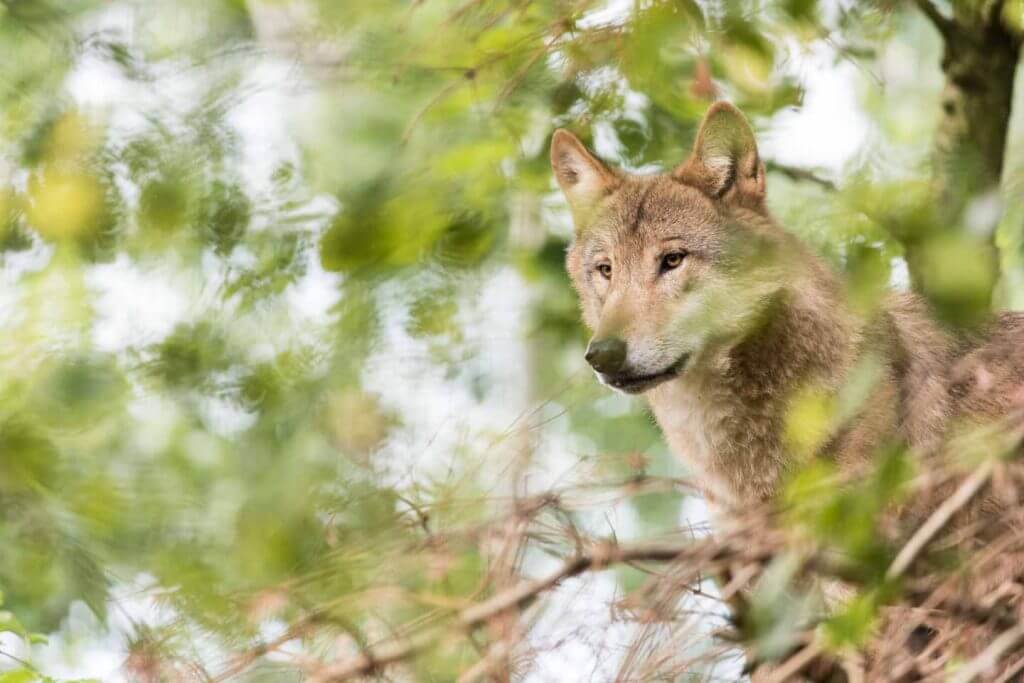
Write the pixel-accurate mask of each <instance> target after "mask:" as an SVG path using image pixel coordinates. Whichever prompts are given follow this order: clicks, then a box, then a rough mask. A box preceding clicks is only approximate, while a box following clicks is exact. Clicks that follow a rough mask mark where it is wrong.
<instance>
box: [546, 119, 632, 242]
mask: <svg viewBox="0 0 1024 683" xmlns="http://www.w3.org/2000/svg"><path fill="white" fill-rule="evenodd" d="M551 168H552V169H553V170H554V172H555V178H556V179H557V180H558V185H559V187H561V188H562V192H564V193H565V197H566V199H568V200H569V206H570V208H572V214H573V219H574V220H575V221H576V228H577V229H579V228H580V227H582V226H581V225H580V222H581V220H586V217H587V214H589V213H590V211H591V210H592V209H593V208H594V206H596V205H597V202H598V201H600V199H601V198H602V197H604V196H606V195H608V194H609V193H611V192H612V191H613V190H614V189H615V188H616V187H618V185H619V176H618V175H616V174H615V172H614V171H612V170H611V169H610V168H608V167H607V166H605V165H604V164H603V163H602V162H601V161H600V160H599V159H598V158H597V157H595V156H594V155H593V154H591V153H590V152H589V151H588V150H587V148H586V147H584V146H583V143H582V142H580V141H579V139H578V138H577V137H576V136H575V135H573V134H572V133H570V132H569V131H567V130H564V129H562V128H559V129H558V130H556V131H555V133H554V135H553V136H551Z"/></svg>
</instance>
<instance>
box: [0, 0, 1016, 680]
mask: <svg viewBox="0 0 1024 683" xmlns="http://www.w3.org/2000/svg"><path fill="white" fill-rule="evenodd" d="M955 5H956V6H955V7H948V6H944V5H942V4H941V2H940V3H939V4H937V5H931V4H929V3H927V2H917V3H912V2H895V1H891V2H890V1H884V0H877V1H872V2H853V1H846V0H822V1H820V2H816V1H815V0H784V1H779V2H775V1H756V0H750V1H748V0H743V1H740V0H402V1H399V0H376V1H374V2H359V1H357V0H349V1H344V2H334V1H331V0H204V1H202V2H200V1H199V0H175V1H171V0H123V1H122V0H111V1H108V2H100V1H90V0H3V2H0V54H2V56H3V59H2V63H3V68H2V71H0V548H2V552H0V590H2V601H3V604H2V606H0V610H3V611H0V631H3V633H0V682H3V683H18V682H23V681H35V680H55V681H68V680H84V679H94V680H99V681H144V682H147V683H148V682H150V681H165V680H167V681H178V680H181V681H193V680H194V681H220V680H240V681H300V680H323V681H326V680H347V678H345V677H344V676H343V673H344V666H342V665H344V664H345V663H346V662H350V663H351V662H355V663H356V664H359V662H360V661H362V660H361V659H360V658H361V657H363V658H364V659H365V658H366V657H367V656H368V655H367V653H370V652H375V651H377V650H375V646H376V645H377V644H383V647H384V648H385V651H386V648H387V647H388V646H389V644H394V643H399V644H401V643H406V644H408V643H415V644H416V647H415V648H413V649H414V650H415V652H398V654H399V655H401V656H400V657H396V658H395V659H396V664H395V666H393V667H390V668H389V669H388V676H389V677H390V678H392V679H394V680H431V681H433V680H436V681H446V680H456V679H457V678H459V677H460V676H462V677H463V678H461V679H459V680H499V681H500V680H526V681H569V680H574V681H575V680H580V681H591V680H594V681H605V680H613V679H615V678H616V677H619V678H620V679H624V680H656V679H657V680H676V679H678V680H689V679H692V680H726V681H730V680H738V679H739V678H740V677H741V675H742V674H741V673H740V672H741V667H742V657H741V655H740V654H739V653H738V652H737V651H735V650H732V649H730V648H729V647H725V646H722V645H721V644H718V645H714V644H713V641H711V639H710V638H709V637H708V634H709V633H710V632H711V631H712V630H714V629H716V628H719V627H721V626H722V624H723V616H722V615H723V614H724V612H725V609H724V607H722V605H721V604H720V602H719V601H718V600H717V599H716V598H715V588H714V586H713V585H712V583H711V582H710V581H703V580H698V581H697V582H696V584H694V585H691V586H690V587H689V589H688V590H687V591H685V595H684V594H683V593H684V591H682V588H681V587H680V588H679V589H678V591H677V592H676V593H671V594H670V595H667V594H663V593H659V592H658V591H651V590H650V587H651V580H652V575H654V576H656V574H657V570H656V569H652V568H651V567H649V566H641V565H631V564H628V563H624V564H620V565H618V566H615V567H610V568H607V569H601V568H600V567H599V568H598V569H599V571H593V572H582V573H580V574H579V575H578V576H573V577H570V578H567V579H566V580H565V581H562V582H560V583H559V585H558V586H557V587H556V588H553V589H552V590H550V591H548V592H547V593H546V594H545V595H544V596H543V598H542V599H539V600H535V601H531V602H530V603H529V604H526V603H525V602H524V603H522V604H517V609H515V610H513V611H512V612H511V613H510V612H503V613H502V614H501V615H500V616H499V617H496V618H494V619H488V620H486V622H482V623H480V624H474V625H473V627H471V628H469V629H466V628H458V627H457V624H456V627H454V628H450V626H451V625H452V624H453V623H454V622H457V621H458V618H459V617H458V615H459V610H464V609H465V608H467V607H469V606H472V605H473V604H479V603H480V602H481V601H483V600H485V599H487V598H488V597H489V596H494V595H500V594H501V591H502V590H503V589H506V588H508V587H510V586H515V585H517V583H518V582H520V581H522V580H527V579H529V578H531V577H538V576H544V575H545V573H546V572H548V571H550V570H551V569H552V568H553V567H557V566H559V564H560V562H561V561H562V559H563V558H565V557H568V556H571V555H572V553H573V549H574V548H576V547H579V544H580V543H581V542H582V540H583V539H601V538H614V539H617V540H620V541H628V540H645V541H650V540H654V541H665V540H676V541H678V540H680V539H683V540H685V539H688V538H694V537H700V536H702V535H704V534H706V533H707V513H706V510H705V507H704V505H703V503H702V501H701V499H700V497H699V495H698V494H697V493H695V489H694V487H693V486H692V485H690V484H689V483H688V482H687V480H686V477H687V472H686V471H685V469H684V468H683V466H682V465H681V464H680V463H679V462H677V461H676V460H675V459H673V457H672V456H671V455H670V454H669V453H668V452H667V450H666V448H665V446H664V444H663V443H662V441H661V438H660V436H659V434H658V432H657V429H656V427H655V426H654V424H653V422H652V419H651V417H650V416H649V414H648V413H647V412H646V411H645V408H644V406H643V404H642V402H641V401H639V400H636V399H630V398H627V397H624V396H622V395H618V394H613V393H611V392H609V391H607V390H606V389H604V388H602V387H600V386H599V385H598V384H597V382H596V381H595V380H594V378H593V377H592V375H591V373H590V372H589V371H588V370H587V368H586V366H585V363H584V362H583V358H582V349H583V347H584V344H585V342H586V339H587V334H586V331H585V330H584V329H583V328H582V326H581V324H580V323H579V321H578V313H577V307H576V300H575V295H574V294H573V292H572V291H571V289H570V286H569V283H568V279H567V277H566V275H565V273H564V270H563V259H564V253H565V249H566V246H567V244H568V242H569V240H570V238H571V235H572V227H571V224H570V219H569V214H568V210H567V207H566V205H565V203H564V200H563V198H562V196H561V195H560V193H558V192H557V188H556V186H555V184H554V182H553V179H552V177H551V173H550V167H549V162H548V143H549V140H550V135H551V132H552V131H553V130H554V129H555V128H556V127H567V128H570V129H572V130H573V131H575V132H577V133H578V134H579V135H580V136H581V137H582V138H583V139H584V140H585V141H586V142H587V143H588V144H590V145H591V146H592V147H593V148H594V149H595V150H596V151H597V152H598V154H599V155H601V156H602V157H603V158H605V159H607V160H609V161H612V162H614V163H616V164H619V165H621V166H623V167H625V168H627V169H629V170H633V171H641V172H656V171H659V170H664V169H667V168H670V167H672V166H674V165H675V164H677V163H679V162H680V161H682V160H683V159H684V158H685V156H686V154H687V153H688V150H689V147H690V145H691V143H692V140H693V137H694V134H695V130H696V126H697V124H698V123H699V121H700V117H701V116H702V115H703V112H704V111H705V109H706V108H707V107H708V105H709V103H710V102H712V101H714V100H715V99H718V98H726V99H729V100H730V101H732V102H734V103H736V104H737V105H738V106H740V107H741V108H742V109H743V110H744V111H745V112H746V114H747V115H748V117H749V118H750V119H751V122H752V124H753V126H754V128H755V130H756V131H757V134H758V138H759V141H760V145H761V153H762V156H763V157H764V159H765V160H766V162H767V164H768V169H769V174H768V186H769V191H768V202H769V205H770V207H771V209H772V211H773V212H774V213H775V215H776V216H777V218H778V219H779V221H780V222H781V223H783V224H784V225H785V226H787V227H788V228H789V229H790V230H792V231H793V232H795V233H796V234H798V235H800V236H801V237H803V238H804V239H805V240H806V241H807V242H809V243H810V244H812V245H813V246H814V247H815V248H816V249H817V250H818V251H819V252H820V253H821V254H822V255H823V256H824V257H825V258H826V259H827V260H828V261H829V262H830V264H831V265H832V266H833V267H835V268H836V269H838V270H840V271H842V272H843V273H844V274H845V275H846V276H847V279H848V282H849V283H850V289H851V293H852V295H853V296H854V297H855V299H856V300H858V301H860V300H862V299H863V300H864V301H867V300H870V299H871V298H872V297H873V296H875V295H876V294H877V293H878V292H879V291H882V290H884V289H885V288H886V287H895V288H901V289H906V288H910V287H914V288H916V289H918V290H919V291H922V292H923V293H924V294H925V295H926V296H927V297H928V298H929V299H930V300H931V301H932V303H933V304H934V306H935V308H936V310H937V311H938V313H939V314H940V316H941V317H942V318H943V320H944V321H946V322H947V323H948V324H949V325H952V326H957V327H963V328H970V327H971V325H973V324H974V323H975V322H976V321H977V320H978V319H980V318H981V317H983V315H984V314H985V313H986V312H987V311H988V309H989V306H990V302H994V303H995V305H996V306H998V307H1004V308H1013V307H1017V308H1020V307H1024V203H1022V202H1021V201H1020V197H1021V191H1022V189H1024V102H1022V101H1021V100H1022V97H1024V95H1022V94H1021V93H1024V88H1022V87H1018V88H1016V89H1015V90H1014V89H1013V85H1014V79H1015V78H1016V76H1015V67H1016V64H1017V55H1018V50H1019V44H1020V43H1019V36H1020V29H1021V26H1022V23H1024V4H1022V3H1019V2H996V3H991V2H977V3H970V2H964V3H955ZM993 27H995V28H993ZM970 31H977V32H978V33H977V35H983V36H985V37H984V39H978V40H974V38H972V40H974V42H971V40H968V39H967V38H965V37H963V36H966V35H968V34H969V33H970ZM986 31H987V33H986ZM973 35H974V34H971V36H973ZM993 36H995V37H993ZM1004 37H1005V40H1004ZM979 40H980V46H979ZM1000 41H1002V42H1000ZM1004 43H1005V44H1004ZM951 45H953V46H955V49H952V48H950V46H951ZM972 50H973V52H972ZM944 55H945V58H946V62H945V65H946V66H945V70H944V69H943V67H942V66H940V64H941V63H942V60H943V57H944ZM979 55H983V57H979ZM971 60H974V61H971ZM972 69H973V71H972ZM965 70H966V72H965ZM964 73H967V74H968V76H969V77H970V78H973V79H974V81H970V80H969V78H968V76H964ZM978 82H980V83H981V85H980V86H978ZM965 83H968V84H970V85H971V87H965V85H964V84H965ZM978 92H981V93H982V94H983V96H984V97H982V98H981V100H979V97H980V96H978V95H977V93H978ZM1013 92H1016V94H1017V96H1016V100H1014V99H1012V95H1011V93H1013ZM857 297H859V298H857ZM780 571H781V570H780ZM662 588H663V587H662ZM659 590H660V588H659ZM695 593H696V595H694V594H695ZM759 599H760V600H761V603H759V604H760V605H761V607H762V608H763V609H762V613H763V615H764V621H763V625H764V627H763V629H762V631H761V632H760V633H759V637H761V638H762V639H764V640H765V641H766V642H770V641H771V639H772V638H776V637H778V634H779V633H780V631H779V629H784V628H785V626H786V625H787V624H792V623H793V620H794V619H796V618H797V615H798V614H799V613H800V610H802V609H803V603H801V601H799V600H789V599H786V596H785V595H784V594H783V593H781V592H779V591H775V592H773V591H772V590H771V585H770V582H769V583H768V585H766V587H765V590H764V591H763V595H762V596H761V598H759ZM665 610H668V611H669V612H670V614H667V613H666V612H665ZM863 618H864V619H865V620H867V619H870V614H868V615H865V616H864V617H863ZM477 626H479V628H477ZM467 631H468V632H467ZM502 643H508V645H507V646H502V647H496V646H495V645H496V644H497V645H501V644H502ZM684 659H685V660H686V662H687V664H686V666H685V667H684V666H682V665H681V664H680V662H681V661H683V660H684ZM481 662H484V665H481ZM332 665H333V666H335V669H334V670H329V667H330V666H332ZM376 668H377V667H376V666H375V665H372V663H371V662H368V661H367V662H364V665H361V666H357V667H356V669H357V671H356V673H357V674H358V673H372V672H373V671H375V670H376ZM666 672H674V673H672V674H671V675H669V674H668V673H666ZM352 675H356V674H352ZM659 676H660V677H661V678H659ZM686 677H690V678H686Z"/></svg>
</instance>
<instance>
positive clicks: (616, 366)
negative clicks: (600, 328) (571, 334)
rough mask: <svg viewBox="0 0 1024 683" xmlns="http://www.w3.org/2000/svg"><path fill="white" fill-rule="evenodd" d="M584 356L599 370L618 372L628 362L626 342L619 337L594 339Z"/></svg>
mask: <svg viewBox="0 0 1024 683" xmlns="http://www.w3.org/2000/svg"><path fill="white" fill-rule="evenodd" d="M584 358H586V359H587V362H588V363H590V365H591V367H593V368H594V369H595V370H597V371H598V372H603V373H606V374H608V373H613V372H618V371H619V370H621V369H622V365H623V364H624V363H625V362H626V342H624V341H622V340H621V339H618V338H617V337H608V338H607V339H598V340H596V341H594V340H592V341H591V342H590V344H589V345H588V346H587V353H586V355H585V356H584Z"/></svg>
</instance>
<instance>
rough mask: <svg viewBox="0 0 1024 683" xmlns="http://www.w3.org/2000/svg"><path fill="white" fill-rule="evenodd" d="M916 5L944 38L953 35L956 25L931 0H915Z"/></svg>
mask: <svg viewBox="0 0 1024 683" xmlns="http://www.w3.org/2000/svg"><path fill="white" fill-rule="evenodd" d="M914 4H915V5H917V8H918V9H920V10H921V12H922V13H924V15H925V16H926V17H928V20H929V21H930V22H932V25H933V26H935V28H936V29H937V30H938V32H939V33H941V34H942V37H943V38H947V39H948V38H949V37H950V36H951V35H952V34H953V31H954V30H955V29H956V24H954V23H953V20H952V19H950V18H948V17H946V16H945V15H944V14H942V12H940V11H939V8H938V7H936V6H935V5H934V4H932V2H931V0H914Z"/></svg>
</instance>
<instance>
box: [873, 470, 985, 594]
mask: <svg viewBox="0 0 1024 683" xmlns="http://www.w3.org/2000/svg"><path fill="white" fill-rule="evenodd" d="M995 466H996V461H995V460H994V459H989V460H986V461H985V462H983V463H982V464H981V466H980V467H979V468H978V469H977V470H975V471H974V472H973V473H971V475H970V476H969V477H967V478H966V479H964V481H963V483H961V484H960V486H959V487H958V488H957V490H956V492H955V493H954V494H953V495H952V496H950V497H949V498H948V499H946V501H945V502H944V503H943V504H942V505H940V506H939V507H938V508H936V510H935V512H933V513H932V514H931V516H930V517H929V518H928V520H927V521H926V522H925V523H924V524H922V525H921V527H920V528H919V529H918V530H917V531H916V532H914V535H913V536H911V537H910V540H909V541H907V543H906V545H904V546H903V548H902V549H901V550H900V552H899V553H898V554H897V555H896V559H894V560H893V561H892V564H891V565H889V569H888V571H887V572H886V577H888V578H890V579H894V578H897V577H899V576H902V575H903V573H904V572H905V571H906V570H907V569H908V568H909V567H910V565H911V564H913V563H914V560H915V559H917V556H918V555H919V554H920V553H921V551H922V550H923V549H924V547H925V546H926V545H928V543H930V542H931V541H932V539H934V538H935V536H936V535H937V534H938V533H939V532H940V531H942V530H943V529H944V528H945V527H946V525H947V524H948V523H949V520H950V519H952V518H953V515H955V514H956V513H957V512H959V511H960V510H961V509H963V507H964V506H965V505H967V504H968V503H969V502H971V500H973V499H974V497H975V496H976V495H977V494H978V492H979V491H981V489H982V488H983V487H984V486H985V484H987V483H988V481H989V479H990V478H991V477H992V472H993V471H995Z"/></svg>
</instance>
